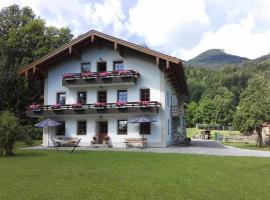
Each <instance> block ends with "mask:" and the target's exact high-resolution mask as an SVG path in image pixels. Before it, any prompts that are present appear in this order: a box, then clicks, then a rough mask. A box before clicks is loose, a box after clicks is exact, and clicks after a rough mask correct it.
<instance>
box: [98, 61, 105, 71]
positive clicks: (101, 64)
mask: <svg viewBox="0 0 270 200" xmlns="http://www.w3.org/2000/svg"><path fill="white" fill-rule="evenodd" d="M106 71H107V63H106V62H98V63H97V72H106Z"/></svg>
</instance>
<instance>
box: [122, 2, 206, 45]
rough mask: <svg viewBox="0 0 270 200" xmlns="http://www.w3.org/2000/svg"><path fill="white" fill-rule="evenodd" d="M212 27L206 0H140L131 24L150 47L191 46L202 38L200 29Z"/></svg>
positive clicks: (131, 30) (130, 27)
mask: <svg viewBox="0 0 270 200" xmlns="http://www.w3.org/2000/svg"><path fill="white" fill-rule="evenodd" d="M208 26H209V18H208V16H207V15H206V14H205V12H204V2H203V0H189V1H185V2H183V1H179V0H167V1H162V0H138V2H137V5H136V6H135V7H134V8H132V9H130V11H129V21H128V23H127V28H128V31H129V33H130V34H137V35H139V36H141V37H144V38H145V39H146V41H147V43H148V44H149V45H150V46H155V47H160V46H164V47H166V48H173V47H175V46H176V45H180V46H185V47H186V48H190V46H192V45H194V44H195V43H196V42H197V41H198V40H199V39H200V34H198V32H200V31H202V32H205V31H206V30H207V28H208ZM172 38H173V39H172ZM187 41H189V42H187Z"/></svg>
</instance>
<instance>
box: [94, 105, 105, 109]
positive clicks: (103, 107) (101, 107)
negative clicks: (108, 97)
mask: <svg viewBox="0 0 270 200" xmlns="http://www.w3.org/2000/svg"><path fill="white" fill-rule="evenodd" d="M95 109H96V110H103V109H105V106H100V107H99V106H97V107H95Z"/></svg>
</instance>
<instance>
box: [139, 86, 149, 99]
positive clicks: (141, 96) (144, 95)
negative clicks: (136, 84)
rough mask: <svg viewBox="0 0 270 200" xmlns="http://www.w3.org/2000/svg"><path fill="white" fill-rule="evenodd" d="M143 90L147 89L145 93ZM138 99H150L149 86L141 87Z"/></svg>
mask: <svg viewBox="0 0 270 200" xmlns="http://www.w3.org/2000/svg"><path fill="white" fill-rule="evenodd" d="M143 91H148V95H147V93H146V92H145V93H143ZM140 101H150V88H141V89H140Z"/></svg>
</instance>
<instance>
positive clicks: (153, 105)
mask: <svg viewBox="0 0 270 200" xmlns="http://www.w3.org/2000/svg"><path fill="white" fill-rule="evenodd" d="M159 107H160V103H159V102H157V101H150V102H149V105H148V106H144V105H140V104H139V103H138V102H127V103H126V105H124V106H117V105H116V103H107V104H106V106H103V107H95V104H85V105H82V107H81V108H73V106H72V105H71V104H69V105H62V106H61V107H60V108H58V109H52V107H51V105H43V106H40V108H39V109H36V110H33V109H27V110H26V116H28V117H38V116H61V115H100V114H132V113H134V114H155V113H158V112H159Z"/></svg>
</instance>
